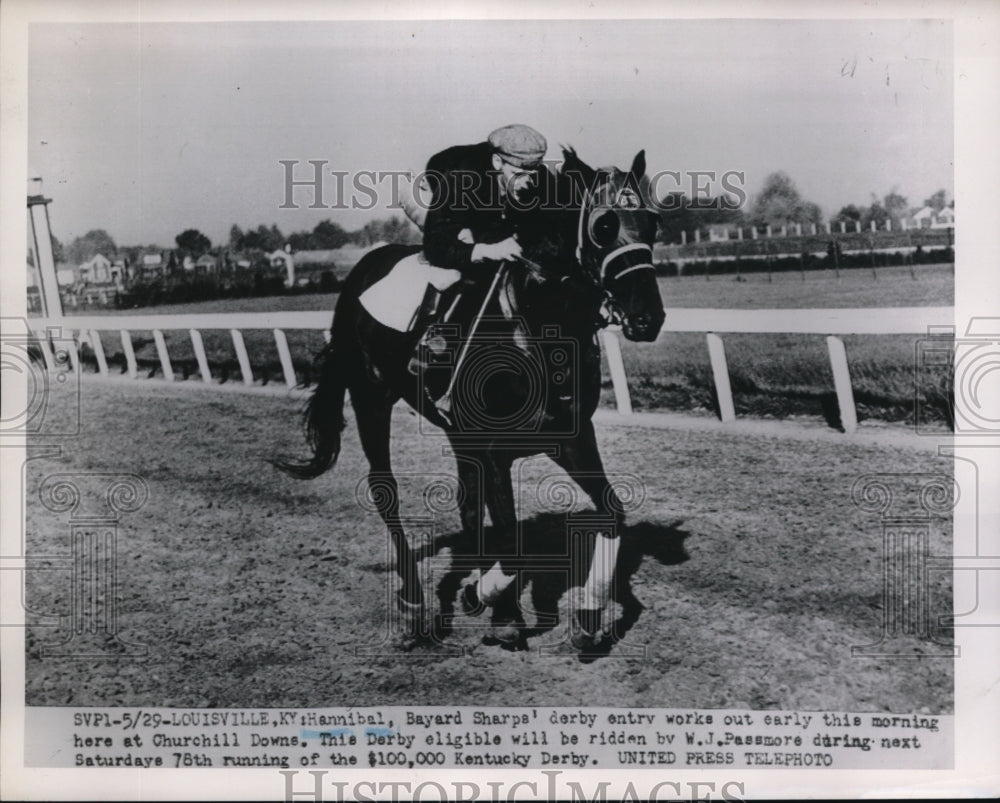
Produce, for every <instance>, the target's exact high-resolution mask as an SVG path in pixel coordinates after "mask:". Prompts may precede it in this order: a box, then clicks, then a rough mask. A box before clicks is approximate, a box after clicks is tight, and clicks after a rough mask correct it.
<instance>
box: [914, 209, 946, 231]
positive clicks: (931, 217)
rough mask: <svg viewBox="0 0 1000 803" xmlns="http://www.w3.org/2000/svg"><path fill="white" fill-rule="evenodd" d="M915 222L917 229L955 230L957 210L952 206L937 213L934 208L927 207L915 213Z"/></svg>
mask: <svg viewBox="0 0 1000 803" xmlns="http://www.w3.org/2000/svg"><path fill="white" fill-rule="evenodd" d="M913 222H914V224H915V225H916V226H917V228H931V229H949V228H954V226H955V210H954V209H953V208H952V207H950V206H946V207H945V208H944V209H942V210H941V211H940V212H935V211H934V209H933V208H932V207H930V206H925V207H923V208H921V209H919V210H918V211H916V212H914V213H913Z"/></svg>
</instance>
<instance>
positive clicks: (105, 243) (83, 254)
mask: <svg viewBox="0 0 1000 803" xmlns="http://www.w3.org/2000/svg"><path fill="white" fill-rule="evenodd" d="M116 253H118V246H116V245H115V241H114V240H112V239H111V235H110V234H108V233H107V232H106V231H105V230H104V229H92V230H91V231H88V232H87V233H86V234H84V235H83V236H82V237H77V238H76V239H75V240H73V242H72V243H71V244H70V247H69V253H68V254H67V256H68V257H69V261H70V262H72V263H73V264H75V265H79V264H81V263H83V262H86V261H87V260H88V259H93V258H94V257H95V256H97V255H98V254H103V255H104V256H106V257H108V258H109V259H110V258H112V257H113V256H114V255H115V254H116Z"/></svg>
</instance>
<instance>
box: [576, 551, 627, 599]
mask: <svg viewBox="0 0 1000 803" xmlns="http://www.w3.org/2000/svg"><path fill="white" fill-rule="evenodd" d="M621 543H622V539H621V538H620V537H618V536H615V537H614V538H608V537H606V536H604V535H601V534H598V536H597V540H596V542H595V543H594V559H593V561H592V562H591V564H590V574H588V575H587V582H586V584H585V585H584V586H583V609H584V610H588V611H597V610H600V609H601V608H603V607H604V606H605V605H606V604H607V602H608V597H610V595H611V578H612V576H613V575H614V571H615V564H616V563H617V562H618V547H620V546H621Z"/></svg>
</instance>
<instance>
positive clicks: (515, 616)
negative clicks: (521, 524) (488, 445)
mask: <svg viewBox="0 0 1000 803" xmlns="http://www.w3.org/2000/svg"><path fill="white" fill-rule="evenodd" d="M512 465H513V459H512V458H511V457H509V456H508V455H504V454H502V453H501V454H497V453H491V454H489V455H488V456H487V458H486V460H485V461H484V467H485V469H486V472H485V480H486V505H487V507H488V508H489V511H490V518H491V519H492V522H493V533H494V534H495V536H496V537H495V539H494V543H493V544H492V545H491V546H492V550H491V551H492V552H493V553H494V554H498V555H499V559H498V560H497V561H496V562H495V563H494V564H493V565H492V566H491V568H490V569H489V570H488V571H486V572H485V573H484V574H483V575H482V576H481V577H480V578H479V581H478V583H477V593H478V597H479V600H480V601H481V602H482V604H483V605H488V606H491V607H492V608H493V614H492V616H491V624H492V626H493V634H492V638H487V639H486V641H487V643H490V642H492V643H499V644H500V645H501V646H503V647H504V648H505V649H510V650H519V649H526V643H525V636H524V629H525V621H524V616H523V614H522V613H521V609H520V603H519V602H518V599H517V591H518V584H517V582H515V581H516V580H517V574H516V570H515V573H509V572H508V569H509V568H510V561H509V560H508V561H505V560H504V557H505V556H507V555H510V556H511V557H515V558H516V557H518V555H517V547H518V546H519V544H518V543H517V513H516V509H515V506H514V483H513V480H512V478H511V466H512Z"/></svg>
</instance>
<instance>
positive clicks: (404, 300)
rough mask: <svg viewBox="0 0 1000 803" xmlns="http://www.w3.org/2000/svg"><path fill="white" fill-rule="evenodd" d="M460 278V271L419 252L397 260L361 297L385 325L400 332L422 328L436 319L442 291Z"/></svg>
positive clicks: (417, 330) (371, 312)
mask: <svg viewBox="0 0 1000 803" xmlns="http://www.w3.org/2000/svg"><path fill="white" fill-rule="evenodd" d="M461 278H462V274H461V273H460V272H459V271H457V270H452V269H450V268H439V267H437V266H436V265H432V264H431V263H430V262H428V261H427V257H425V256H424V255H423V253H422V252H419V253H416V254H411V255H410V256H408V257H404V258H403V259H401V260H400V261H399V262H397V263H396V264H395V265H394V266H393V268H392V270H390V271H389V273H387V274H386V275H385V276H384V277H383V278H381V279H379V280H378V281H377V282H375V284H373V285H372V286H371V287H369V288H368V289H367V290H365V291H364V292H363V293H362V294H361V296H360V299H359V300H360V301H361V306H363V307H364V308H365V309H366V310H367V311H368V314H370V315H371V316H372V317H373V318H374V319H375V320H376V321H378V322H379V323H380V324H382V325H383V326H388V327H389V328H390V329H395V330H396V331H397V332H420V331H422V329H423V328H425V327H426V326H427V325H428V324H429V323H430V322H431V321H432V320H433V319H434V316H435V315H436V313H437V311H438V308H439V306H440V301H441V297H442V294H443V293H444V292H445V291H446V290H449V289H450V288H452V287H454V286H455V285H456V284H458V282H459V281H460V280H461Z"/></svg>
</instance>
